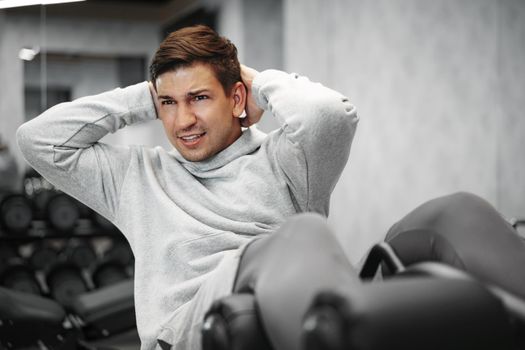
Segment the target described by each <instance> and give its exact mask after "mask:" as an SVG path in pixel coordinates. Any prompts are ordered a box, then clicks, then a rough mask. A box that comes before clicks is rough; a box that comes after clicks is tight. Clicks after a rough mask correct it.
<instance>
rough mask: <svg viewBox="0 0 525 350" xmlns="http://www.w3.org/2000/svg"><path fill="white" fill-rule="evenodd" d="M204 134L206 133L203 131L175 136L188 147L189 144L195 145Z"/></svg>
mask: <svg viewBox="0 0 525 350" xmlns="http://www.w3.org/2000/svg"><path fill="white" fill-rule="evenodd" d="M204 135H206V133H205V132H203V133H200V134H189V135H182V136H177V137H178V138H179V139H180V140H181V141H182V144H184V145H185V146H187V147H190V146H196V145H197V144H198V143H199V142H200V141H201V139H202V137H203V136H204Z"/></svg>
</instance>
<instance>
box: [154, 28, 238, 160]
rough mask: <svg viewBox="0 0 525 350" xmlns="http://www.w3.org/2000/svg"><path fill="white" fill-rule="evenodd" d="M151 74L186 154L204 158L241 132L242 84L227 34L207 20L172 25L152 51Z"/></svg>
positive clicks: (165, 118) (173, 137) (171, 133)
mask: <svg viewBox="0 0 525 350" xmlns="http://www.w3.org/2000/svg"><path fill="white" fill-rule="evenodd" d="M150 75H151V81H152V83H153V85H154V87H155V90H156V92H157V95H158V101H159V104H158V114H159V118H160V119H161V120H162V123H163V125H164V129H165V131H166V134H167V136H168V139H169V140H170V142H171V143H172V144H173V146H175V148H176V149H177V150H178V151H179V152H180V153H181V155H182V156H183V157H184V158H186V159H187V160H190V161H201V160H205V159H207V158H209V157H211V156H213V155H215V154H216V153H218V152H220V151H222V150H223V149H224V148H226V147H228V146H229V145H231V144H232V143H233V142H234V141H235V140H236V139H237V138H238V137H239V136H240V135H241V124H240V120H239V116H240V115H241V114H242V112H243V110H244V105H245V103H246V90H245V87H244V85H243V83H242V81H241V75H240V64H239V60H238V58H237V49H236V48H235V46H234V45H233V44H232V43H231V42H230V41H229V40H228V39H226V38H224V37H221V36H219V35H218V34H217V33H215V32H214V31H213V30H211V29H210V28H208V27H205V26H195V27H187V28H183V29H180V30H178V31H175V32H173V33H171V34H170V35H169V36H168V37H167V38H166V39H165V40H164V41H163V42H162V43H161V45H160V47H159V49H158V50H157V52H156V53H155V56H154V58H153V61H152V63H151V66H150Z"/></svg>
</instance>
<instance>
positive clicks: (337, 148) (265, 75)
mask: <svg viewBox="0 0 525 350" xmlns="http://www.w3.org/2000/svg"><path fill="white" fill-rule="evenodd" d="M252 92H253V95H254V96H255V99H256V102H257V104H258V105H259V106H260V107H261V108H263V109H264V110H269V111H270V112H271V113H272V114H273V115H274V116H275V117H276V118H277V120H278V122H279V124H280V126H281V128H280V134H279V136H278V140H277V146H276V155H275V156H276V159H277V162H278V164H279V166H280V168H281V169H282V171H283V173H284V174H285V177H286V181H287V183H288V186H289V188H290V191H291V193H292V195H293V196H294V198H295V201H296V202H297V203H298V205H299V207H300V208H299V209H300V210H301V211H314V212H318V213H321V214H323V215H326V216H327V215H328V206H329V202H330V195H331V193H332V191H333V189H334V187H335V185H336V183H337V181H338V179H339V177H340V175H341V172H342V171H343V169H344V167H345V165H346V162H347V160H348V156H349V153H350V146H351V144H352V140H353V137H354V133H355V130H356V126H357V122H358V119H359V118H358V117H357V112H356V109H355V107H354V106H353V105H352V104H351V103H350V101H349V99H348V98H347V97H345V96H343V95H341V94H340V93H338V92H336V91H334V90H331V89H329V88H327V87H325V86H323V85H321V84H319V83H313V82H311V81H310V80H309V79H308V78H306V77H302V76H299V75H297V74H288V73H285V72H281V71H277V70H267V71H264V72H261V73H259V74H258V75H257V76H256V77H255V79H254V81H253V84H252Z"/></svg>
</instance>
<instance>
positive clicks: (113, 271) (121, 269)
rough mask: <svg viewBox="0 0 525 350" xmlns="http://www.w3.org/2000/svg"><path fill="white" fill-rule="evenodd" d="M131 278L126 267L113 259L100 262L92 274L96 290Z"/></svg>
mask: <svg viewBox="0 0 525 350" xmlns="http://www.w3.org/2000/svg"><path fill="white" fill-rule="evenodd" d="M129 278H130V276H129V275H128V273H127V272H126V265H123V264H122V263H120V262H119V261H117V260H113V259H103V260H102V261H100V262H99V263H98V264H97V266H96V267H95V268H94V269H93V273H92V274H91V279H92V280H93V283H94V284H95V287H96V288H102V287H106V286H109V285H112V284H116V283H118V282H121V281H124V280H127V279H129Z"/></svg>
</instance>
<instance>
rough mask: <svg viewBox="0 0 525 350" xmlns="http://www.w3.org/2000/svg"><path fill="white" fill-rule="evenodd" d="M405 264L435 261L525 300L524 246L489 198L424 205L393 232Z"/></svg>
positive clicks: (462, 196) (461, 196)
mask: <svg viewBox="0 0 525 350" xmlns="http://www.w3.org/2000/svg"><path fill="white" fill-rule="evenodd" d="M386 241H387V242H389V243H390V244H391V245H392V246H393V247H394V249H395V250H396V252H397V253H398V254H399V255H400V257H401V260H402V261H403V262H404V263H406V264H410V263H415V262H418V261H423V260H434V261H441V262H444V263H447V264H449V265H452V266H455V267H458V268H460V269H463V270H466V271H468V272H470V273H471V274H473V275H474V276H475V277H477V278H479V279H481V280H482V281H485V282H489V283H492V284H495V285H498V286H500V287H503V288H504V289H506V290H507V291H509V292H512V293H514V294H516V295H518V296H520V297H522V298H525V273H524V272H523V267H524V266H525V242H524V240H523V239H522V238H521V237H519V235H518V234H517V232H516V231H515V230H514V228H513V227H512V226H511V225H510V224H509V223H508V222H507V221H506V220H505V219H504V218H503V217H502V216H501V215H500V214H499V213H498V212H497V211H496V210H495V209H494V208H493V207H492V206H491V205H490V204H489V203H488V202H487V201H485V200H484V199H482V198H480V197H477V196H475V195H472V194H469V193H456V194H453V195H449V196H445V197H440V198H437V199H434V200H431V201H429V202H426V203H424V204H423V205H421V206H419V207H418V208H416V209H415V210H413V211H412V212H410V213H409V214H408V215H407V216H405V217H404V218H403V219H401V220H400V221H399V222H398V223H396V224H395V225H394V226H392V228H391V229H390V230H389V232H388V234H387V237H386Z"/></svg>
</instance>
